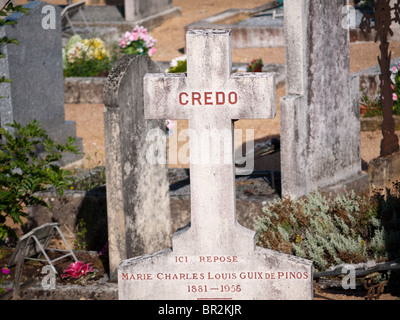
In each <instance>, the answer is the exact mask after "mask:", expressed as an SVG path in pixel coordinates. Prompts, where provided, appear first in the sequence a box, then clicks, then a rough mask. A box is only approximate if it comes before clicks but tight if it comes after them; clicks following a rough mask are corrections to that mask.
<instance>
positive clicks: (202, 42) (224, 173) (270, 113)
mask: <svg viewBox="0 0 400 320" xmlns="http://www.w3.org/2000/svg"><path fill="white" fill-rule="evenodd" d="M186 37H187V38H186V40H187V66H188V67H187V75H186V74H182V73H181V74H147V75H146V76H145V78H144V93H145V96H144V103H145V117H146V118H147V119H188V120H189V139H190V159H191V160H190V187H191V227H190V229H189V230H188V232H186V234H182V235H181V236H175V237H174V251H175V250H179V252H180V250H184V248H187V250H189V251H190V252H191V253H193V252H198V253H200V251H203V252H208V253H215V254H217V253H221V252H226V250H227V248H228V247H229V248H235V250H238V249H239V248H242V249H243V250H249V248H250V249H251V247H248V246H247V245H250V246H252V247H254V234H253V232H251V231H249V230H247V229H244V228H241V227H240V226H239V225H237V222H236V214H235V201H236V196H235V166H234V153H233V148H234V147H233V122H232V120H234V119H266V118H273V117H275V79H274V74H271V73H233V74H232V59H231V31H230V30H217V29H206V30H189V31H188V33H187V35H186ZM201 137H203V138H204V137H205V139H208V138H210V140H212V139H217V141H219V142H221V140H223V142H224V148H220V146H221V144H220V143H218V142H217V147H216V148H214V150H213V151H211V152H212V156H214V159H210V157H202V156H203V155H204V154H208V152H210V149H209V148H208V147H209V146H210V145H209V144H207V143H206V142H207V141H205V140H204V139H200V138H201ZM210 140H208V141H210ZM213 141H214V140H213ZM204 145H205V146H204ZM221 150H224V152H220V151H221ZM211 152H210V153H211ZM238 233H242V235H243V236H244V237H245V238H246V239H247V240H249V241H247V242H246V241H243V240H244V239H243V238H242V237H240V236H239V235H238ZM185 237H187V239H190V242H191V243H192V244H193V245H195V246H198V247H197V248H193V246H187V241H184V240H183V238H185ZM180 240H182V241H180ZM181 244H182V245H181ZM216 244H219V245H216ZM183 253H184V252H182V254H183Z"/></svg>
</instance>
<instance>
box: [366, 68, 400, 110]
mask: <svg viewBox="0 0 400 320" xmlns="http://www.w3.org/2000/svg"><path fill="white" fill-rule="evenodd" d="M390 72H391V76H390V80H391V81H392V85H391V86H392V91H393V94H392V99H393V110H392V112H393V114H394V115H400V64H398V65H397V66H394V67H392V68H390ZM360 104H361V113H362V114H364V116H365V117H373V116H382V102H381V95H380V93H378V95H377V96H376V97H375V98H370V97H369V96H368V95H367V94H365V93H364V94H363V95H362V97H361V102H360Z"/></svg>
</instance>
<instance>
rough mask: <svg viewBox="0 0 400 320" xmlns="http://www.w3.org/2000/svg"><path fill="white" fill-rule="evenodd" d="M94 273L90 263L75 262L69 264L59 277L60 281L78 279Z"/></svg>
mask: <svg viewBox="0 0 400 320" xmlns="http://www.w3.org/2000/svg"><path fill="white" fill-rule="evenodd" d="M95 271H96V270H95V269H94V268H93V267H92V264H91V263H84V262H82V261H77V262H73V263H71V264H70V265H69V266H68V267H67V269H65V270H64V273H63V274H62V275H61V279H67V278H71V279H79V278H81V277H86V276H88V275H90V274H92V273H95Z"/></svg>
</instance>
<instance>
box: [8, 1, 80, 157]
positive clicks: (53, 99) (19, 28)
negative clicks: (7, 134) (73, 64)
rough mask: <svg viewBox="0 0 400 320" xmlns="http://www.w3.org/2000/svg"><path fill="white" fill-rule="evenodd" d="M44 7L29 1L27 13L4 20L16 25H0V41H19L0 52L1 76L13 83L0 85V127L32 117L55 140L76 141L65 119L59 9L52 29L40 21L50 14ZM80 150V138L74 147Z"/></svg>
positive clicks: (28, 119) (73, 129)
mask: <svg viewBox="0 0 400 320" xmlns="http://www.w3.org/2000/svg"><path fill="white" fill-rule="evenodd" d="M45 5H47V3H45V2H42V1H31V2H29V3H28V4H26V5H25V6H24V7H25V8H29V9H30V10H29V15H28V16H27V15H25V14H22V13H14V14H12V15H10V16H9V17H8V19H10V20H13V21H17V24H15V25H7V26H4V27H1V30H0V37H4V36H6V37H8V38H10V39H17V40H18V41H19V45H15V44H9V45H6V46H2V47H1V48H0V50H1V52H2V53H4V54H5V55H6V57H5V58H4V59H0V75H1V76H3V75H4V76H5V77H6V78H10V79H11V80H12V82H11V83H1V84H0V95H1V96H3V98H1V99H0V121H1V122H0V125H1V126H2V127H5V124H6V123H12V122H13V121H14V120H15V121H17V122H19V123H21V124H22V125H25V124H27V123H28V122H29V121H30V120H32V119H36V120H37V121H39V122H40V124H41V125H42V127H43V128H44V129H45V130H46V131H47V133H48V134H49V136H50V138H51V139H53V140H54V141H56V142H64V141H65V139H66V138H67V136H71V137H74V138H76V124H75V122H72V121H65V116H64V76H63V65H62V36H61V21H60V20H61V19H60V17H59V14H60V11H59V9H58V7H57V6H54V8H55V9H56V13H57V16H56V26H55V29H51V28H49V29H44V28H43V27H42V19H43V18H44V17H45V16H46V15H48V12H47V11H46V10H44V12H43V13H42V9H43V7H44V6H45ZM76 144H77V145H78V146H79V148H80V149H81V150H82V140H81V139H79V138H77V143H76ZM80 159H82V154H81V155H73V154H66V155H65V157H64V158H63V160H62V164H66V163H71V162H74V161H77V160H80Z"/></svg>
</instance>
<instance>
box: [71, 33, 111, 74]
mask: <svg viewBox="0 0 400 320" xmlns="http://www.w3.org/2000/svg"><path fill="white" fill-rule="evenodd" d="M63 65H64V75H65V76H76V77H92V76H96V75H98V74H99V73H101V72H103V71H105V70H109V69H110V68H111V56H110V53H109V52H108V50H107V49H106V46H105V44H104V42H103V41H102V40H101V39H99V38H91V39H82V38H81V37H80V36H79V35H75V36H73V37H71V38H70V39H69V40H68V43H67V45H66V47H65V49H64V50H63Z"/></svg>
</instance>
